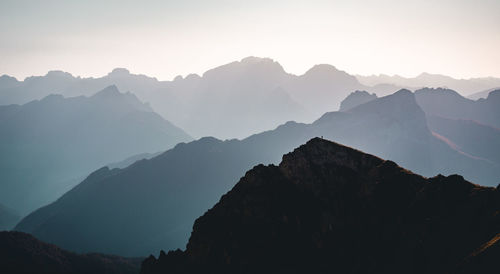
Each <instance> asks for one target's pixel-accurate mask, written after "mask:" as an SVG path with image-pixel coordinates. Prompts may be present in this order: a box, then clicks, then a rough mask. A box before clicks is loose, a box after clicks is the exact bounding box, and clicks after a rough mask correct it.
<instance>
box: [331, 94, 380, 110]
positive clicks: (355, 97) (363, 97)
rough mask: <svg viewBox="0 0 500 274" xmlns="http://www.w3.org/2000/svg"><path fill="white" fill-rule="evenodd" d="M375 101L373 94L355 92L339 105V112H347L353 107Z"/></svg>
mask: <svg viewBox="0 0 500 274" xmlns="http://www.w3.org/2000/svg"><path fill="white" fill-rule="evenodd" d="M375 99H377V95H376V94H375V93H372V94H370V93H368V92H366V91H361V90H356V91H355V92H352V93H351V94H349V95H348V96H347V97H346V98H345V99H344V100H343V101H342V102H341V103H340V108H339V111H347V110H349V109H351V108H353V107H356V106H359V105H362V104H364V103H368V102H370V101H372V100H375Z"/></svg>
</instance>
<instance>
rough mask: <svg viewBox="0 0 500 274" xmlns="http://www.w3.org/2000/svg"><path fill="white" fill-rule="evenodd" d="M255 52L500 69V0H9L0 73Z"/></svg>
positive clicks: (304, 66)
mask: <svg viewBox="0 0 500 274" xmlns="http://www.w3.org/2000/svg"><path fill="white" fill-rule="evenodd" d="M247 56H258V57H270V58H272V59H274V60H276V61H278V62H279V63H280V64H281V65H282V66H283V67H284V69H285V70H286V71H287V72H289V73H293V74H303V73H304V72H305V71H307V70H308V69H309V68H311V67H312V66H313V65H315V64H323V63H327V64H331V65H334V66H336V67H337V68H339V69H342V70H345V71H347V72H349V73H351V74H361V75H371V74H381V73H383V74H389V75H392V74H398V75H402V76H406V77H414V76H416V75H418V74H420V73H422V72H428V73H438V74H445V75H450V76H453V77H455V78H470V77H486V76H494V77H500V65H499V64H500V1H498V0H432V1H431V0H408V1H402V0H365V1H360V0H349V1H347V0H345V1H344V0H330V1H323V0H320V1H315V0H308V1H294V0H264V1H261V0H252V1H248V0H247V1H239V0H232V1H229V0H213V1H210V0H204V1H203V0H199V1H193V0H182V1H180V0H177V1H168V0H167V1H147V0H143V1H138V0H137V1H128V0H121V1H105V0H99V1H97V0H86V1H74V0H65V1H55V0H43V1H42V0H39V1H38V0H37V1H26V0H1V1H0V75H1V74H8V75H11V76H15V77H16V78H18V79H24V78H25V77H27V76H31V75H45V74H46V73H47V72H48V71H49V70H63V71H67V72H70V73H72V74H73V75H78V76H82V77H89V76H92V77H100V76H103V75H105V74H107V73H108V72H110V71H111V70H112V69H113V68H116V67H124V68H127V69H129V70H130V71H131V72H132V73H140V74H146V75H148V76H153V77H156V78H158V79H160V80H171V79H173V78H174V77H175V76H177V75H183V76H185V75H187V74H189V73H198V74H202V73H203V72H205V71H206V70H208V69H210V68H213V67H216V66H218V65H222V64H225V63H229V62H232V61H235V60H240V59H242V58H244V57H247Z"/></svg>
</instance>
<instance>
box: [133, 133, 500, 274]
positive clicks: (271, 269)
mask: <svg viewBox="0 0 500 274" xmlns="http://www.w3.org/2000/svg"><path fill="white" fill-rule="evenodd" d="M499 210H500V191H499V189H498V188H493V187H482V186H479V185H475V184H473V183H470V182H468V181H466V180H464V178H463V177H461V176H459V175H452V176H442V175H438V176H436V177H432V178H426V177H422V176H420V175H417V174H414V173H412V172H411V171H408V170H406V169H404V168H402V167H400V166H398V165H397V164H396V163H394V162H392V161H389V160H383V159H381V158H378V157H375V156H373V155H369V154H365V153H363V152H361V151H358V150H354V149H352V148H349V147H345V146H342V145H339V144H337V143H333V142H330V141H327V140H324V139H321V138H314V139H312V140H310V141H308V142H307V143H306V144H305V145H302V146H300V147H299V148H297V149H295V150H294V151H293V152H291V153H288V154H286V155H284V156H283V160H282V161H281V163H280V164H279V165H278V166H275V165H268V166H264V165H258V166H256V167H254V168H253V169H251V170H250V171H248V172H247V173H246V174H245V176H244V177H242V178H241V179H240V180H239V182H238V183H237V184H236V185H235V186H234V187H233V188H232V189H231V190H230V191H229V192H228V193H226V194H225V195H223V196H222V198H221V199H220V201H219V202H218V203H217V204H215V206H213V207H212V208H211V209H210V210H208V211H207V212H206V213H205V214H204V215H203V216H201V217H200V218H198V219H197V220H196V221H195V223H194V226H193V232H192V233H191V237H190V239H189V242H188V244H187V247H186V249H185V250H184V251H181V250H176V251H170V252H168V254H166V253H165V252H163V251H162V252H161V253H160V256H159V258H158V259H156V258H154V257H153V256H150V257H149V258H148V259H146V260H145V261H144V262H143V264H142V269H141V274H156V273H173V274H181V273H182V274H187V273H497V272H498V257H499V256H500V245H499V244H500V241H499V239H500V215H499V214H498V212H499Z"/></svg>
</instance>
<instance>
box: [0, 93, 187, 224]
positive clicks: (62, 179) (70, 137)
mask: <svg viewBox="0 0 500 274" xmlns="http://www.w3.org/2000/svg"><path fill="white" fill-rule="evenodd" d="M0 131H1V132H2V134H0V171H1V172H0V181H1V182H2V184H0V201H2V203H4V204H5V205H6V206H8V207H10V208H13V209H14V210H16V211H18V212H19V213H20V214H22V215H25V214H27V213H29V212H30V211H32V210H34V209H36V208H38V207H40V206H42V205H45V204H48V203H50V202H52V201H54V200H55V199H56V198H58V197H60V196H61V195H62V194H63V193H65V192H66V191H68V190H69V189H71V188H72V187H73V186H75V185H76V184H77V183H78V182H79V181H81V179H82V178H84V176H86V175H88V174H89V173H90V172H91V171H93V170H95V169H97V168H99V167H102V166H103V165H105V164H107V163H110V162H116V161H119V160H123V159H125V158H127V157H130V156H132V155H135V154H138V153H144V152H157V151H160V150H166V149H169V148H171V147H173V146H174V145H175V144H177V143H179V142H182V141H189V140H191V138H190V137H189V136H188V135H187V134H186V133H185V132H184V131H182V130H181V129H179V128H178V127H176V126H174V125H172V124H171V123H170V122H168V121H166V120H164V119H163V118H161V117H160V116H159V115H158V114H156V113H154V112H153V111H152V110H151V108H150V107H149V106H148V105H146V104H143V103H141V102H140V101H139V100H138V99H137V98H136V97H135V96H134V95H133V94H130V93H126V94H122V93H120V92H119V91H118V89H117V88H116V87H115V86H110V87H108V88H106V89H104V90H102V91H100V92H98V93H96V94H94V95H93V96H90V97H83V96H80V97H72V98H64V97H63V96H61V95H50V96H47V97H45V98H44V99H42V100H40V101H32V102H30V103H27V104H24V105H8V106H0Z"/></svg>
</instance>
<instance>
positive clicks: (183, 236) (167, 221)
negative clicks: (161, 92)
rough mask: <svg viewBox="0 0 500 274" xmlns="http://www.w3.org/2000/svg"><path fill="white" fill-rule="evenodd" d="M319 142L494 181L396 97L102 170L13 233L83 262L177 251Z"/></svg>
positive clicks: (407, 99)
mask: <svg viewBox="0 0 500 274" xmlns="http://www.w3.org/2000/svg"><path fill="white" fill-rule="evenodd" d="M316 136H323V137H324V138H327V139H330V140H335V141H337V142H340V143H343V144H346V145H349V146H352V147H356V148H359V149H362V150H363V151H366V152H369V153H372V154H375V155H378V156H380V157H384V158H387V159H391V160H394V161H397V162H398V163H400V164H401V165H402V166H403V167H405V168H408V169H410V170H412V171H415V172H419V173H421V174H423V175H425V176H435V175H436V174H438V173H442V174H445V175H449V174H454V173H460V174H463V175H464V176H465V177H466V178H467V179H470V180H473V181H475V182H480V183H483V184H488V185H496V184H498V178H500V168H499V166H500V165H499V163H495V162H493V161H491V160H489V159H488V158H484V159H483V158H481V157H477V156H473V155H468V154H466V153H463V152H462V151H461V150H460V149H456V148H454V147H453V146H451V145H450V144H449V143H447V142H446V141H445V140H443V139H442V138H439V137H437V136H436V135H435V134H433V132H431V131H430V130H429V128H428V125H427V120H426V115H425V113H424V112H423V111H422V110H421V108H420V107H419V106H418V105H417V103H416V100H415V96H414V94H413V93H411V92H410V91H407V90H401V91H399V92H397V93H395V94H393V95H390V96H386V97H382V98H378V99H376V100H373V101H370V102H368V103H365V104H362V105H359V106H357V107H354V108H351V109H350V110H348V111H346V112H331V113H327V114H325V115H323V116H322V117H321V118H320V119H318V120H317V121H315V122H314V123H312V124H300V123H294V122H289V123H286V124H284V125H282V126H279V127H278V128H276V129H275V130H272V131H267V132H263V133H260V134H256V135H253V136H251V137H248V138H246V139H244V140H241V141H240V140H226V141H220V140H217V139H215V138H202V139H200V140H197V141H194V142H191V143H187V144H179V145H177V146H176V147H175V148H173V149H171V150H168V151H166V152H165V153H163V154H161V155H159V156H156V157H153V158H151V159H149V160H140V161H138V162H136V163H134V164H132V165H130V166H128V167H127V168H124V169H111V170H110V169H108V168H102V169H100V170H97V171H95V172H94V173H92V174H91V175H90V176H89V177H87V178H86V179H85V180H84V181H83V182H82V183H80V184H79V185H78V186H77V187H75V188H74V189H72V190H71V191H69V192H67V193H66V194H65V195H63V196H62V197H61V198H60V199H58V200H57V201H56V202H54V203H52V204H50V205H48V206H46V207H43V208H40V209H39V210H37V211H35V212H34V213H32V214H30V215H29V216H27V217H26V218H24V219H23V220H22V221H21V222H20V223H19V224H18V225H17V227H16V230H20V231H25V232H28V233H31V234H33V235H35V236H36V237H38V238H40V239H42V240H44V241H47V242H50V243H55V244H57V245H59V246H61V247H63V248H67V249H70V250H74V251H79V252H80V251H83V252H89V251H92V252H104V253H112V254H121V255H126V256H143V255H147V254H150V253H154V252H158V251H159V250H160V249H175V248H180V247H183V245H184V244H185V243H186V241H187V239H188V237H189V234H190V232H191V225H192V222H193V221H194V219H195V218H196V217H198V216H200V215H201V214H203V212H205V211H206V210H207V209H208V208H209V207H210V206H212V205H213V204H215V203H216V202H217V201H218V200H219V198H220V196H221V195H222V194H223V193H225V192H227V191H228V190H229V189H231V187H232V186H233V185H234V183H235V182H237V181H238V179H239V178H240V177H241V176H242V175H243V174H244V172H245V171H246V170H248V169H250V168H252V167H253V166H254V165H257V164H260V163H263V164H271V163H275V164H277V163H279V162H280V160H281V156H282V155H283V154H285V153H287V152H290V151H291V150H292V149H293V148H295V147H297V146H299V145H300V144H303V143H305V142H306V141H307V140H309V139H310V138H313V137H316ZM485 155H486V154H485ZM492 159H494V158H492Z"/></svg>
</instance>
